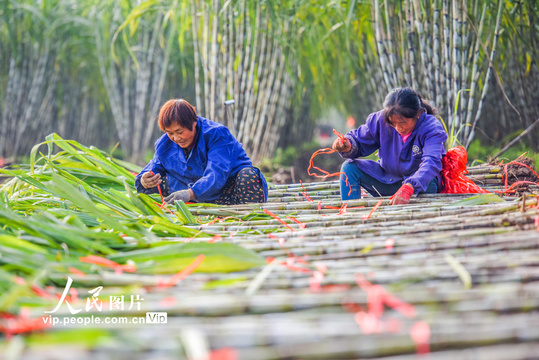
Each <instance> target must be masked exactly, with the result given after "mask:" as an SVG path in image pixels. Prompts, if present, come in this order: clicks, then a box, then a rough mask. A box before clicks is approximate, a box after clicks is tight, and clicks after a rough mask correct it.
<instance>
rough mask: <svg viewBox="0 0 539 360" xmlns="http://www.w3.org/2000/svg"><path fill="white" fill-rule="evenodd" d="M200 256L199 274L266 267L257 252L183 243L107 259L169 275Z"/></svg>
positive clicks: (232, 245) (231, 245)
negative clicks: (144, 264) (201, 257)
mask: <svg viewBox="0 0 539 360" xmlns="http://www.w3.org/2000/svg"><path fill="white" fill-rule="evenodd" d="M200 254H204V256H205V260H204V262H203V263H202V264H201V265H200V267H199V268H198V269H197V271H200V272H232V271H243V270H247V269H250V268H253V267H257V266H262V265H264V264H266V261H265V259H264V258H263V257H262V256H260V255H258V254H257V253H255V252H253V251H251V250H247V249H244V248H242V247H240V246H238V245H235V244H229V243H206V242H199V243H187V244H183V243H180V244H172V245H164V246H157V247H153V248H148V249H143V250H132V251H128V252H123V253H117V254H115V255H110V256H108V258H109V259H111V260H112V261H116V262H118V263H125V262H126V261H127V260H133V261H135V262H136V263H143V262H147V261H152V262H153V264H152V266H149V267H147V268H144V267H141V268H139V272H142V273H144V272H146V273H153V274H167V273H168V274H170V273H172V272H177V271H180V270H182V269H183V268H184V267H186V266H187V265H189V264H190V263H191V262H192V261H193V260H194V259H195V258H196V257H197V256H198V255H200Z"/></svg>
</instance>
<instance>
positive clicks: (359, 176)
mask: <svg viewBox="0 0 539 360" xmlns="http://www.w3.org/2000/svg"><path fill="white" fill-rule="evenodd" d="M341 171H342V172H344V173H345V174H346V176H348V182H349V183H350V186H348V185H346V181H345V177H344V175H341V176H340V178H341V182H340V184H341V199H342V200H352V199H361V187H363V188H364V189H365V190H367V191H368V192H369V194H371V195H372V196H375V197H378V196H380V195H382V196H391V195H393V194H395V193H396V192H397V190H399V188H400V187H401V186H402V180H399V181H397V182H395V183H392V184H384V183H383V182H381V181H379V180H378V179H375V178H373V177H372V176H370V175H367V174H366V173H364V172H363V171H361V170H360V169H359V168H358V167H357V165H356V164H355V163H353V162H348V161H346V162H344V164H342V167H341ZM350 189H352V191H350ZM437 192H438V182H437V180H436V178H434V179H432V181H431V182H430V183H429V186H428V187H427V191H425V193H427V194H433V193H437ZM349 193H350V195H348V194H349Z"/></svg>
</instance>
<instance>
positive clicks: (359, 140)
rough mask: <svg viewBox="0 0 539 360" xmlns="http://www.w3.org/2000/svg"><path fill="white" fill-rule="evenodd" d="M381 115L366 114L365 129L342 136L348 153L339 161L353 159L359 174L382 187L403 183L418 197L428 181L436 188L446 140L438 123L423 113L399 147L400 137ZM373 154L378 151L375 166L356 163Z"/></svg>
mask: <svg viewBox="0 0 539 360" xmlns="http://www.w3.org/2000/svg"><path fill="white" fill-rule="evenodd" d="M383 113H384V111H383V110H382V111H378V112H376V113H373V114H370V115H369V117H368V118H367V122H366V124H365V125H361V126H360V127H359V128H358V129H357V130H352V131H350V132H349V133H348V134H346V135H345V136H346V137H347V138H348V139H349V140H350V143H351V144H352V149H351V150H350V151H348V152H346V153H339V154H340V155H341V156H342V157H343V158H349V159H353V161H354V162H355V163H356V165H357V166H358V167H359V168H360V169H361V171H363V172H365V173H366V174H368V175H370V176H372V177H374V178H376V179H378V180H379V181H381V182H383V183H384V184H393V183H395V182H397V181H403V180H404V181H406V182H407V183H409V184H411V185H412V186H413V187H414V190H415V192H416V193H418V192H422V191H425V190H426V189H427V186H428V185H429V183H430V182H431V181H432V179H434V177H437V178H438V188H440V176H439V175H440V171H441V170H442V157H443V156H445V148H444V142H445V140H446V139H447V134H446V132H445V130H444V128H443V126H442V124H441V123H440V121H438V120H437V119H436V118H435V117H434V116H432V115H427V114H425V113H423V114H422V115H421V116H420V117H419V119H418V120H417V124H416V126H415V128H414V130H413V131H412V134H410V137H409V138H408V139H407V140H406V142H405V143H404V144H403V143H402V137H401V136H400V134H399V133H398V132H397V131H396V130H395V129H394V128H392V127H391V126H390V125H389V124H387V123H386V122H385V121H384V116H383ZM376 150H379V152H378V157H379V158H380V160H378V162H376V161H372V160H366V159H356V158H358V157H363V156H368V155H370V154H372V153H373V152H375V151H376Z"/></svg>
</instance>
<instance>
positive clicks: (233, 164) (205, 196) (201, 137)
mask: <svg viewBox="0 0 539 360" xmlns="http://www.w3.org/2000/svg"><path fill="white" fill-rule="evenodd" d="M252 166H253V163H252V162H251V160H250V159H249V157H248V156H247V154H246V153H245V150H244V149H243V147H242V145H241V143H239V142H238V140H236V138H234V136H233V135H232V134H231V133H230V130H228V128H227V127H226V126H223V125H221V124H218V123H216V122H213V121H211V120H208V119H205V118H203V117H201V116H197V125H196V135H195V145H194V146H193V148H192V150H191V153H190V154H189V156H188V157H187V158H186V157H185V153H184V151H183V149H182V148H181V147H180V146H179V145H178V144H176V143H175V142H173V141H172V140H170V139H169V137H168V136H167V134H164V135H163V136H161V137H160V138H159V139H157V141H156V142H155V155H154V157H153V159H152V161H150V163H148V165H146V166H145V167H144V169H142V171H141V172H140V174H138V175H137V176H136V177H135V186H136V188H137V191H138V192H140V193H157V192H158V189H157V187H155V188H151V189H145V188H144V187H143V186H142V185H141V183H140V178H141V176H142V174H144V173H145V172H147V171H150V170H151V171H153V172H154V173H156V174H157V173H159V174H161V177H162V178H163V177H164V176H166V177H167V182H168V189H169V192H170V193H173V192H175V191H178V190H186V189H189V188H190V189H191V190H193V192H194V194H195V198H196V201H199V202H204V201H213V200H216V199H218V198H219V196H220V195H221V191H222V189H223V187H224V185H225V183H226V181H227V180H228V179H229V178H232V177H234V176H236V175H237V174H238V172H239V171H240V170H241V169H243V168H245V167H252ZM255 169H256V168H255ZM256 170H257V172H258V174H259V176H260V179H261V181H262V184H263V186H264V194H265V195H264V200H266V199H267V196H268V189H267V184H266V181H265V179H264V175H262V173H261V172H260V171H259V170H258V169H256Z"/></svg>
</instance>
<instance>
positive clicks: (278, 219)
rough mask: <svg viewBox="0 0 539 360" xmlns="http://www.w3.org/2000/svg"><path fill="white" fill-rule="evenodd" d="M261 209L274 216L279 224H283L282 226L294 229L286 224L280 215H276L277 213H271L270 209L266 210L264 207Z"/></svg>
mask: <svg viewBox="0 0 539 360" xmlns="http://www.w3.org/2000/svg"><path fill="white" fill-rule="evenodd" d="M263 211H264V213H265V214H268V215H269V216H271V217H272V218H274V219H275V220H277V221H279V222H280V223H281V224H283V225H284V226H286V227H287V228H289V229H290V230H292V231H294V229H292V227H290V225H288V224H287V223H286V222H285V221H284V220H283V219H281V218H280V217H278V216H277V215H275V214H274V213H272V212H271V211H269V210H266V209H264V210H263Z"/></svg>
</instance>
